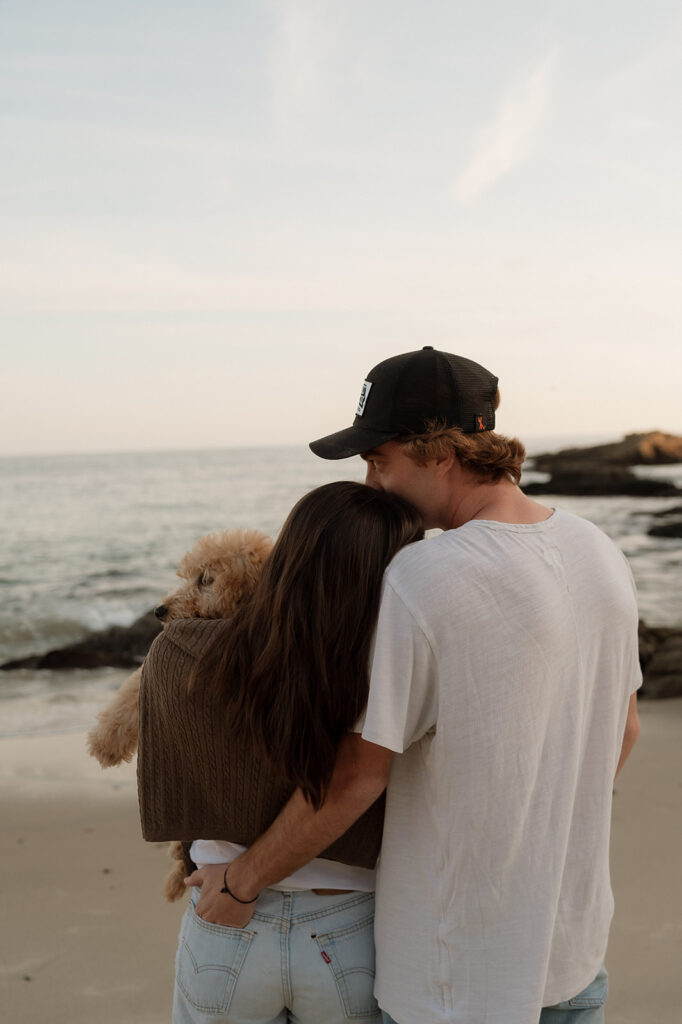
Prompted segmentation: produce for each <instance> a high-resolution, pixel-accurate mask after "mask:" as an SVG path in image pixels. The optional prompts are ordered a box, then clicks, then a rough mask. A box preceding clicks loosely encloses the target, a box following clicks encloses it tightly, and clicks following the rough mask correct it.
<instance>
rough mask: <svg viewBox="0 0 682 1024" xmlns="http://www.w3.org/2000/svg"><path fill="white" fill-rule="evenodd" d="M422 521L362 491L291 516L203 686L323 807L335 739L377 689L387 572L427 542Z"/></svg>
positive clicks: (383, 496)
mask: <svg viewBox="0 0 682 1024" xmlns="http://www.w3.org/2000/svg"><path fill="white" fill-rule="evenodd" d="M423 536H424V528H423V524H422V520H421V517H420V515H419V513H418V512H417V511H416V510H415V509H414V508H413V507H412V506H411V505H409V504H408V503H407V502H406V501H404V500H403V499H402V498H399V497H398V496H397V495H394V494H388V493H386V492H383V491H376V490H374V489H372V488H371V487H366V486H365V485H363V484H357V483H350V482H339V483H331V484H326V485H325V486H323V487H318V488H316V490H314V491H311V492H310V493H309V494H306V495H305V497H303V498H301V500H300V501H299V502H298V504H297V505H295V506H294V508H293V509H292V511H291V513H290V515H289V517H288V519H287V521H286V523H285V524H284V526H283V528H282V532H281V533H280V536H279V539H278V540H277V543H276V544H275V546H274V548H273V550H272V552H271V554H270V556H269V557H268V559H267V561H266V563H265V566H264V568H263V573H262V576H261V578H260V580H259V582H258V584H257V586H256V590H255V592H254V594H253V595H252V597H251V598H250V599H249V601H247V602H246V603H245V604H244V605H242V606H241V607H240V608H239V610H238V611H237V613H236V615H235V617H234V618H233V619H232V621H231V622H230V623H226V626H225V631H224V633H221V635H220V640H219V642H218V643H217V644H215V645H214V646H213V647H212V649H211V650H210V651H209V652H208V653H207V655H206V656H205V657H204V659H203V660H202V662H201V664H200V665H199V666H198V670H197V673H196V674H197V677H198V678H199V679H201V680H203V681H204V682H205V685H206V686H207V687H209V688H210V689H212V690H213V692H215V693H217V694H219V695H221V698H222V699H223V700H224V701H225V705H226V711H227V721H228V729H229V730H230V731H231V732H233V733H234V734H235V735H237V734H238V735H239V736H240V737H242V738H243V737H246V738H247V740H248V741H249V742H251V743H253V744H254V745H255V748H256V749H257V750H259V751H260V752H261V753H262V754H263V755H264V756H265V757H267V758H268V759H269V760H270V762H271V763H272V764H273V765H274V766H275V767H276V768H277V770H279V771H281V773H282V777H283V778H286V779H288V780H289V781H290V782H291V783H292V784H293V785H295V786H299V787H300V788H301V790H302V791H303V793H304V794H305V796H306V798H307V799H308V800H310V801H311V803H312V804H313V805H314V806H315V807H316V808H319V807H320V806H321V804H322V803H323V801H324V798H325V795H326V791H327V787H328V785H329V780H330V778H331V775H332V771H333V768H334V761H335V758H336V751H337V746H338V743H339V740H340V739H341V737H342V735H343V734H344V732H347V731H348V730H349V729H351V728H352V727H353V725H354V724H355V722H356V721H357V719H358V718H359V716H360V713H361V712H362V710H363V708H364V706H365V704H366V702H367V694H368V688H369V650H370V644H371V640H372V635H373V632H374V627H375V625H376V620H377V616H378V612H379V600H380V596H381V583H382V577H383V573H384V570H385V569H386V566H387V565H388V563H389V562H390V560H391V559H392V558H393V556H394V555H395V554H396V552H397V551H398V550H399V549H400V548H401V547H403V546H404V545H405V544H408V543H410V542H411V541H415V540H420V539H421V538H422V537H423Z"/></svg>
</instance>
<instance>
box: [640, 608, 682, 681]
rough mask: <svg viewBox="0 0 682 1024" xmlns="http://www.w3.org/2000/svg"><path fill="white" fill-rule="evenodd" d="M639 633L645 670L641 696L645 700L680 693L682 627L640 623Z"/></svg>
mask: <svg viewBox="0 0 682 1024" xmlns="http://www.w3.org/2000/svg"><path fill="white" fill-rule="evenodd" d="M643 634H644V643H643V642H642V641H643ZM639 636H640V648H639V653H640V662H641V664H642V671H643V674H644V682H643V684H642V689H641V690H640V696H641V697H642V698H643V699H645V700H662V699H665V698H668V697H682V629H650V628H649V627H647V626H644V624H643V623H640V634H639Z"/></svg>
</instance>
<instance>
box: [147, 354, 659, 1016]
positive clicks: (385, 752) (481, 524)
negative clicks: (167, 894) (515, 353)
mask: <svg viewBox="0 0 682 1024" xmlns="http://www.w3.org/2000/svg"><path fill="white" fill-rule="evenodd" d="M498 403H499V391H498V388H497V378H496V377H495V376H494V375H493V374H491V373H490V372H489V371H488V370H486V369H485V368H483V367H482V366H480V365H478V364H477V363H475V362H472V361H471V360H468V359H464V358H462V357H460V356H456V355H452V354H449V353H445V352H439V351H435V350H434V349H432V348H430V347H426V348H424V349H422V350H420V351H417V352H410V353H406V354H402V355H398V356H395V357H392V358H390V359H387V360H385V361H384V362H382V363H380V364H379V365H378V366H376V367H375V368H374V369H373V370H371V371H370V373H369V374H368V376H367V380H366V381H365V382H364V383H363V387H362V396H361V401H360V406H359V408H358V411H357V414H356V417H355V421H354V424H353V426H352V427H349V428H348V429H345V430H342V431H340V432H338V433H336V434H332V435H330V436H329V437H325V438H323V439H321V440H319V441H316V442H313V443H312V444H311V448H312V450H313V451H314V452H315V453H316V454H317V455H319V456H321V457H322V458H327V459H342V458H347V457H350V456H354V455H361V456H362V457H363V459H364V460H365V462H366V466H367V478H366V484H367V485H369V486H362V485H360V484H345V483H340V484H329V485H327V486H326V487H322V488H318V489H317V490H316V491H313V492H311V494H309V495H307V496H306V497H304V498H303V499H301V501H300V502H299V503H298V505H297V506H296V507H295V508H294V510H293V511H292V513H291V514H290V516H289V519H288V520H287V523H286V524H285V526H284V528H283V530H282V533H281V535H280V537H279V539H278V541H277V544H276V545H275V548H274V549H273V553H272V555H271V557H270V559H269V560H268V562H267V563H266V567H265V570H264V573H263V577H262V579H261V581H260V582H259V584H258V587H257V589H256V593H255V595H254V598H253V599H252V600H250V601H249V602H247V603H246V604H245V605H244V606H243V607H242V608H241V609H240V610H239V612H238V613H237V615H236V617H235V619H234V620H233V621H232V622H231V623H229V624H224V623H215V622H201V621H194V622H192V623H186V622H185V623H182V622H179V623H176V624H172V625H171V626H169V628H168V629H166V630H165V631H164V633H163V634H162V635H161V636H160V637H159V638H158V639H157V641H156V642H155V645H154V646H153V647H152V651H151V652H150V657H149V659H148V662H147V667H146V670H145V679H144V680H143V693H142V700H143V701H144V700H145V699H149V698H150V697H151V699H156V698H157V696H158V695H159V694H160V693H161V692H162V691H163V688H164V685H165V682H164V678H163V674H164V671H165V672H167V671H168V666H169V665H171V664H172V660H173V657H175V656H176V654H177V652H181V653H182V659H184V660H182V659H181V661H182V664H181V672H182V673H184V675H185V676H186V677H187V678H186V682H187V683H188V684H190V685H189V686H188V694H189V696H188V701H189V702H190V703H191V702H192V701H193V702H194V703H195V705H196V703H197V702H198V701H200V700H204V701H209V702H210V701H213V704H211V705H210V706H211V707H212V708H214V709H215V710H214V711H212V712H211V714H212V715H213V716H214V717H217V718H219V719H220V721H221V727H223V728H224V736H225V740H224V742H225V744H226V749H229V751H230V759H229V760H230V770H229V773H230V779H228V780H226V779H224V778H218V777H213V776H212V774H211V758H210V757H206V756H204V755H205V753H206V752H205V750H204V751H202V755H201V756H198V757H197V756H194V755H195V753H196V751H197V750H198V749H200V747H201V743H202V739H201V735H200V734H199V733H198V732H197V733H195V735H194V736H193V738H192V742H191V743H189V744H188V749H187V758H186V760H187V764H186V765H185V763H184V759H183V771H185V772H186V774H187V776H188V777H189V776H190V775H192V773H194V777H195V784H196V786H197V787H199V788H201V789H202V792H207V791H208V790H210V796H211V799H212V800H213V802H214V803H215V801H216V799H217V800H218V802H219V803H220V805H221V806H223V807H224V823H222V824H221V825H220V828H222V829H223V831H222V832H219V831H217V830H216V826H215V823H213V824H212V825H211V826H209V824H208V821H206V822H205V827H204V834H203V835H201V834H200V833H198V832H196V831H195V832H194V833H193V834H192V835H185V836H184V838H185V839H193V840H194V842H193V843H192V846H191V849H190V857H191V862H192V864H193V865H195V866H196V870H194V871H192V872H191V873H189V875H188V879H187V885H188V888H189V889H190V905H189V907H188V909H187V912H186V914H185V917H184V918H183V924H182V928H181V932H180V941H179V947H178V955H177V961H176V987H175V998H174V1008H173V1020H174V1022H175V1024H198V1022H202V1024H208V1022H209V1021H211V1022H214V1024H218V1022H224V1024H228V1022H230V1024H246V1022H250V1024H275V1022H277V1024H286V1022H290V1024H345V1022H348V1021H365V1022H368V1024H369V1022H379V1021H382V1020H383V1021H384V1022H391V1021H395V1022H398V1024H455V1022H457V1024H538V1022H542V1024H568V1022H572V1024H599V1022H602V1021H603V1019H604V1016H603V1015H604V1009H603V1005H604V1001H605V998H606V987H607V985H606V972H605V970H604V966H603V964H604V957H605V952H606V946H607V939H608V931H609V924H610V920H611V916H612V912H613V899H612V893H611V886H610V880H609V861H608V855H609V832H610V811H611V796H612V788H613V780H614V777H615V775H616V773H617V771H618V770H619V769H620V767H621V766H622V764H623V762H624V761H625V758H626V757H627V755H628V753H629V752H630V749H631V748H632V745H633V744H634V742H635V740H636V737H637V733H638V728H639V725H638V717H637V709H636V690H637V688H638V686H639V684H640V678H641V677H640V671H639V661H638V647H637V618H638V616H637V607H636V600H635V595H634V589H633V584H632V579H631V576H630V572H629V569H628V566H627V563H626V561H625V559H624V556H623V555H622V554H621V552H620V551H619V550H618V549H617V548H616V547H615V546H614V545H613V544H612V543H611V541H609V540H608V538H606V537H605V536H604V535H603V534H602V533H601V532H600V531H599V530H598V529H597V528H596V527H594V526H593V525H592V524H590V523H588V522H586V521H584V520H581V519H579V518H578V517H575V516H573V515H570V514H568V513H565V512H562V511H560V510H556V509H550V508H546V507H544V506H542V505H540V504H538V503H536V502H534V501H532V500H531V499H529V498H528V497H526V496H525V495H524V494H523V492H522V491H521V490H520V488H519V486H518V484H519V480H520V475H521V464H522V461H523V458H524V454H525V453H524V449H523V446H522V445H521V444H520V442H518V441H516V440H511V439H508V438H505V437H503V436H501V435H499V434H497V433H496V432H495V430H494V427H495V410H496V408H497V405H498ZM431 528H440V529H441V530H442V531H443V532H442V533H441V534H439V535H438V536H436V537H432V538H430V539H428V540H423V535H424V529H431ZM389 563H390V564H389ZM164 652H166V653H165V654H164ZM168 652H170V653H168ZM173 652H175V654H174V653H173ZM178 657H179V655H178ZM155 666H165V668H164V669H163V671H162V669H161V668H158V667H157V668H155ZM145 695H146V696H145ZM144 742H145V733H144V719H143V720H142V727H141V736H140V753H141V758H142V763H144V757H145V748H144ZM198 763H201V765H203V768H202V771H201V772H199V769H198V768H197V764H198ZM214 775H215V773H214ZM235 780H237V781H238V787H237V789H236V788H235ZM237 791H238V794H239V797H238V798H235V793H236V792H237ZM384 792H385V813H384V805H383V799H384ZM227 794H231V795H230V796H229V798H228V796H227ZM201 802H202V801H201V799H198V800H197V804H201ZM273 819H274V820H273ZM382 821H383V840H381V828H382ZM174 825H175V823H174ZM202 825H204V822H202ZM196 827H197V826H195V828H196ZM380 843H381V852H380V856H379V860H378V864H377V865H376V867H375V863H374V862H375V859H376V854H377V850H378V848H379V844H380ZM375 891H376V896H375ZM375 899H376V907H375ZM372 923H373V936H372ZM374 947H376V976H375V963H374Z"/></svg>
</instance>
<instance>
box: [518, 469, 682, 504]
mask: <svg viewBox="0 0 682 1024" xmlns="http://www.w3.org/2000/svg"><path fill="white" fill-rule="evenodd" d="M523 491H524V493H525V494H570V495H583V496H594V495H599V496H600V495H610V494H614V495H616V494H624V495H630V496H632V497H638V498H668V497H674V496H675V495H679V494H682V491H680V489H679V488H677V487H675V485H674V484H672V483H670V482H669V481H668V480H650V479H646V480H644V479H640V478H639V477H636V476H635V475H634V474H633V473H630V472H629V471H628V470H627V469H618V468H615V467H611V466H601V467H595V468H594V469H587V468H585V467H583V468H582V469H574V468H569V469H557V470H556V471H555V472H554V473H553V474H552V476H551V479H549V480H548V481H546V482H545V483H529V484H523Z"/></svg>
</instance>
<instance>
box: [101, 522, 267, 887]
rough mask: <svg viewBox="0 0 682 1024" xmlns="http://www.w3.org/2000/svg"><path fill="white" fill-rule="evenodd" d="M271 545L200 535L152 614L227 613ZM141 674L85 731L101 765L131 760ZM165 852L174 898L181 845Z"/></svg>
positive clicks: (258, 538)
mask: <svg viewBox="0 0 682 1024" xmlns="http://www.w3.org/2000/svg"><path fill="white" fill-rule="evenodd" d="M271 549H272V541H271V539H270V538H269V537H266V535H265V534H264V533H261V532H260V531H259V530H224V531H222V532H221V533H209V534H207V535H206V536H205V537H200V538H199V540H198V541H197V542H196V544H195V545H194V547H193V548H192V549H191V550H190V551H188V552H187V554H186V555H185V556H184V558H183V559H182V561H181V562H180V565H179V566H178V570H177V574H178V576H179V577H180V579H181V581H182V582H181V583H180V586H179V587H178V588H177V589H176V590H174V591H173V592H172V593H170V594H168V595H167V596H166V597H164V598H163V601H162V602H161V604H160V605H159V606H158V608H156V609H155V611H154V614H155V615H156V617H157V618H158V619H159V620H160V621H161V622H162V623H166V622H170V621H171V620H172V619H229V618H231V617H232V615H234V613H235V611H236V610H237V607H238V606H239V604H240V602H241V601H243V600H245V599H246V598H247V597H249V596H250V595H251V594H252V593H253V590H254V587H255V586H256V581H257V580H258V577H259V575H260V572H261V569H262V568H263V563H264V562H265V559H266V558H267V557H268V555H269V554H270V551H271ZM141 675H142V668H138V669H136V671H135V672H133V674H132V675H131V676H129V677H128V678H127V679H126V680H125V682H124V683H123V685H122V686H121V688H120V689H119V690H118V691H117V692H116V694H115V695H114V697H113V699H112V700H111V702H110V703H109V705H108V706H107V707H106V708H105V709H104V711H101V712H100V713H99V714H98V715H97V724H96V725H95V726H94V727H93V728H92V729H91V730H90V732H89V733H88V738H87V745H88V751H89V752H90V754H91V755H92V757H95V758H97V760H98V761H99V763H100V764H101V765H102V767H103V768H110V767H112V766H114V765H117V764H120V763H121V762H122V761H130V760H131V758H132V756H133V754H134V753H135V750H136V748H137V736H138V708H137V702H138V694H139V691H140V678H141ZM170 853H171V857H172V858H173V859H174V860H176V861H178V863H177V864H176V865H175V867H174V869H173V870H172V871H171V873H170V875H169V876H168V878H167V879H166V885H165V894H166V898H167V899H169V900H173V899H177V898H178V897H179V896H181V895H182V894H183V893H184V891H185V890H184V886H183V884H182V878H183V875H184V867H183V864H182V851H181V847H180V844H179V843H171V849H170Z"/></svg>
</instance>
